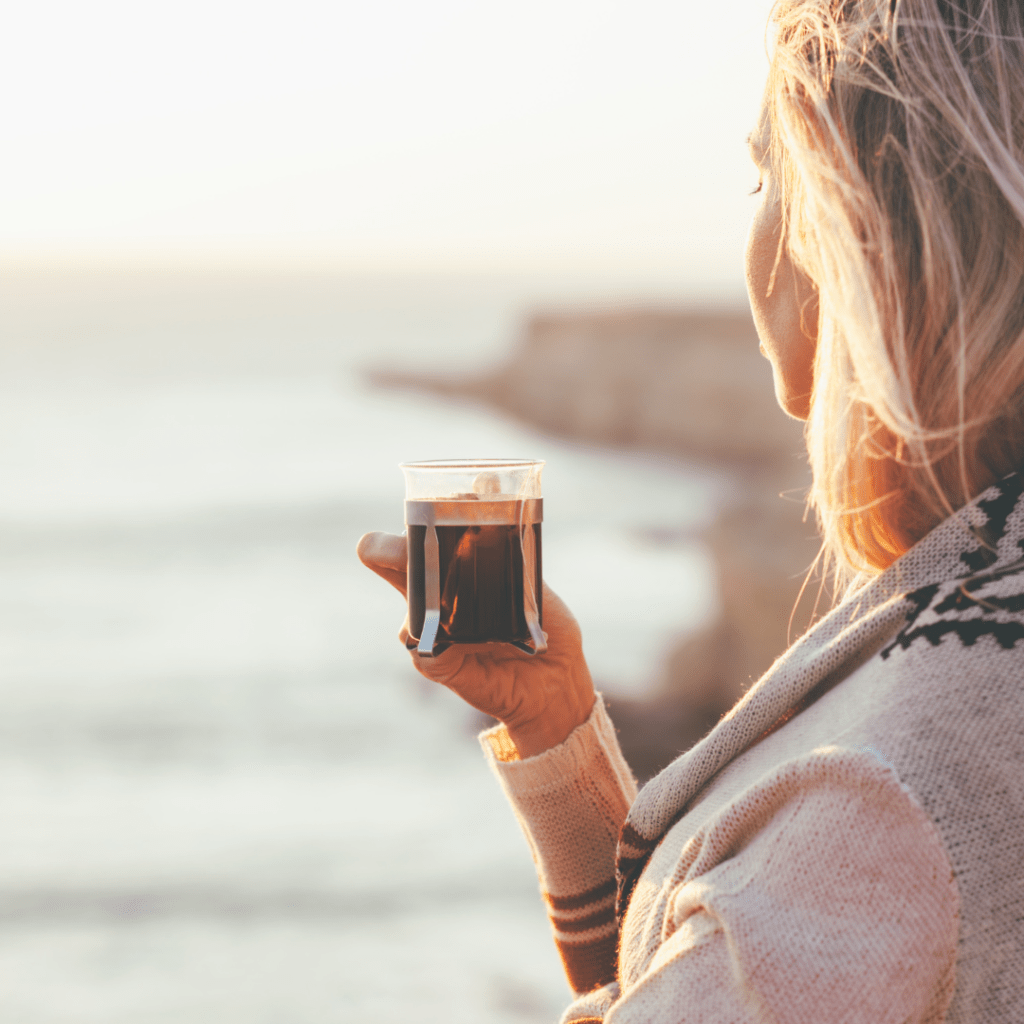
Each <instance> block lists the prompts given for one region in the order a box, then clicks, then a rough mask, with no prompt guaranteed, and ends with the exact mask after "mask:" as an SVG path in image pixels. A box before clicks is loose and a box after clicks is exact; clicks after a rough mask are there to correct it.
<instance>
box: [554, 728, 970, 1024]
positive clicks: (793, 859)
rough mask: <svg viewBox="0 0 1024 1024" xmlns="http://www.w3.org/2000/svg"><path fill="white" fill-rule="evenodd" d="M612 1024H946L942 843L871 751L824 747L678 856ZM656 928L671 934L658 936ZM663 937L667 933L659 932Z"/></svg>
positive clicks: (752, 794)
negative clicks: (833, 1023)
mask: <svg viewBox="0 0 1024 1024" xmlns="http://www.w3.org/2000/svg"><path fill="white" fill-rule="evenodd" d="M655 907H656V910H655V912H654V913H653V915H652V917H651V919H650V921H649V923H648V924H647V926H646V928H645V932H646V933H647V935H648V937H649V944H648V945H647V946H646V947H645V949H644V950H639V949H638V950H636V951H629V950H624V952H623V970H622V974H623V977H622V978H621V985H622V988H621V992H617V993H616V998H615V1000H614V1002H612V1003H611V1005H609V1006H607V1007H606V1008H604V1009H603V1010H602V1011H601V1013H600V1015H596V1014H594V1013H592V1012H591V1011H590V1010H589V1009H587V1008H586V1007H585V1006H583V1005H582V1003H580V1005H579V1009H578V1012H573V1008H570V1011H569V1012H567V1014H566V1016H565V1017H564V1018H563V1020H565V1021H584V1020H591V1021H594V1020H598V1021H603V1022H604V1024H688V1022H693V1024H696V1022H700V1024H727V1022H728V1024H755V1022H758V1024H760V1022H763V1021H772V1022H773V1024H812V1022H813V1024H820V1022H822V1021H844V1022H850V1024H890V1022H891V1024H902V1022H915V1024H925V1022H928V1024H938V1022H940V1021H942V1020H944V1019H945V1014H946V1010H947V1008H948V1006H949V1002H950V999H951V997H952V993H953V988H954V984H955V963H956V949H957V935H958V897H957V890H956V885H955V882H954V880H953V876H952V870H951V867H950V863H949V859H948V857H947V855H946V852H945V848H944V847H943V844H942V841H941V839H940V838H939V835H938V832H937V830H936V828H935V826H934V824H933V823H932V821H931V820H930V818H928V816H927V815H926V814H925V813H924V811H923V810H922V809H921V808H920V806H919V805H918V804H917V803H916V801H915V800H914V798H913V797H912V796H911V795H910V794H909V792H907V791H906V790H905V789H904V788H903V787H902V786H901V784H900V782H899V779H898V778H897V777H896V775H895V773H894V772H892V771H891V769H889V768H888V767H887V766H886V765H885V764H884V763H882V762H881V761H879V760H878V759H877V758H876V757H875V756H874V755H873V754H872V753H871V752H869V751H863V750H862V751H850V750H842V749H839V748H823V749H821V750H818V751H814V752H813V753H812V754H809V755H806V756H805V757H802V758H799V759H797V760H795V761H793V762H789V763H787V764H785V765H782V766H780V768H778V769H776V770H775V771H773V772H771V773H770V774H769V775H768V776H767V777H766V778H765V779H763V780H762V781H761V782H760V783H758V784H757V785H755V786H752V787H751V788H750V789H748V790H747V791H745V792H744V793H742V794H740V796H739V797H737V798H736V799H735V800H733V801H731V802H730V803H729V804H727V805H726V806H725V807H724V808H723V809H722V810H720V811H719V812H718V813H717V814H716V815H715V816H714V817H713V818H712V819H711V820H710V821H709V822H708V823H707V824H706V825H705V826H704V827H703V828H702V829H700V830H699V831H698V832H697V834H696V835H694V836H693V838H692V839H690V841H689V842H687V843H686V844H685V846H684V847H683V848H682V850H681V853H680V856H679V859H678V861H677V862H676V865H675V869H674V871H673V872H672V874H671V875H670V877H669V878H667V879H666V880H665V883H664V885H663V886H662V888H661V890H660V894H659V898H658V900H657V901H656V904H655ZM659 925H660V928H659V927H658V926H659ZM659 933H660V934H659Z"/></svg>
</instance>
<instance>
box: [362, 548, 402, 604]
mask: <svg viewBox="0 0 1024 1024" xmlns="http://www.w3.org/2000/svg"><path fill="white" fill-rule="evenodd" d="M356 554H357V555H358V556H359V561H360V562H362V563H363V565H365V566H366V567H367V568H368V569H372V570H373V571H374V572H375V573H376V574H377V575H378V576H380V577H381V578H382V579H385V580H387V581H388V583H390V584H391V586H393V587H394V588H395V589H396V590H397V591H399V592H400V593H401V594H402V595H403V597H404V596H405V582H406V581H405V562H406V546H405V538H404V537H399V536H396V535H395V534H393V533H364V534H363V536H362V537H360V538H359V543H358V545H356Z"/></svg>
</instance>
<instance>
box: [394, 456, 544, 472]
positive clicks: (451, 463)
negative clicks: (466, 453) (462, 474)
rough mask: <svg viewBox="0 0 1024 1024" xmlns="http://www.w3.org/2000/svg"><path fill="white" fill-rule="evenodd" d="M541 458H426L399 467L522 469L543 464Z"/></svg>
mask: <svg viewBox="0 0 1024 1024" xmlns="http://www.w3.org/2000/svg"><path fill="white" fill-rule="evenodd" d="M543 465H544V460H543V459H427V460H425V461H422V462H400V463H399V464H398V468H399V469H452V470H460V469H470V468H472V467H474V466H480V467H483V468H486V469H500V468H502V467H507V468H509V469H523V468H525V467H527V466H543Z"/></svg>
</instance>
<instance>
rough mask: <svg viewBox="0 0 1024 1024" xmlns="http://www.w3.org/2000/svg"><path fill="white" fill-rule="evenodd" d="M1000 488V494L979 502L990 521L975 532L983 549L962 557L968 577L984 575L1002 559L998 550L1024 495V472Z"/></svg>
mask: <svg viewBox="0 0 1024 1024" xmlns="http://www.w3.org/2000/svg"><path fill="white" fill-rule="evenodd" d="M998 487H999V493H998V494H997V495H996V496H995V497H994V498H990V499H988V500H987V501H979V502H978V508H980V509H981V511H982V512H984V513H985V515H986V516H988V522H987V523H986V524H985V525H984V526H981V527H975V528H974V529H973V530H972V532H973V533H974V535H975V536H976V537H977V538H978V540H979V541H980V542H981V546H980V547H979V548H978V549H977V550H976V551H964V552H961V554H960V561H961V562H963V563H964V565H966V566H967V572H966V573H964V575H965V576H971V575H973V574H974V573H978V572H984V571H985V570H986V569H987V568H988V567H989V566H990V565H992V564H993V563H994V562H995V560H996V559H997V558H998V557H999V556H998V554H997V553H996V548H997V546H998V544H999V542H1000V541H1001V540H1002V539H1003V537H1004V536H1005V534H1006V520H1007V519H1009V518H1010V513H1011V512H1013V510H1014V509H1015V508H1016V507H1017V502H1018V501H1019V500H1020V496H1021V494H1022V493H1024V472H1019V473H1014V474H1013V475H1012V476H1008V477H1006V479H1005V480H1001V481H1000V482H999V484H998ZM1018 544H1021V546H1022V549H1024V543H1022V542H1019V541H1018Z"/></svg>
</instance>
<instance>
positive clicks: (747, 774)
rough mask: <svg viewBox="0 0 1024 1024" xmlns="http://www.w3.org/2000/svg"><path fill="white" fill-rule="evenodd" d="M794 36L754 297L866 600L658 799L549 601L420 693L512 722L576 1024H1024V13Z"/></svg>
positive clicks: (899, 3)
mask: <svg viewBox="0 0 1024 1024" xmlns="http://www.w3.org/2000/svg"><path fill="white" fill-rule="evenodd" d="M772 30H773V31H772V41H773V48H772V54H771V71H770V75H769V80H768V86H767V89H766V93H765V103H764V108H763V112H762V117H761V122H760V125H759V127H758V129H757V130H756V131H755V133H754V135H753V136H752V139H751V145H752V152H753V156H754V159H755V162H756V163H757V166H758V168H759V170H760V174H761V184H760V186H759V188H760V197H761V198H760V206H759V209H758V211H757V213H756V215H755V217H754V222H753V225H752V228H751V232H750V239H749V243H748V250H747V260H746V270H747V281H748V285H749V292H750V299H751V305H752V307H753V310H754V316H755V321H756V323H757V328H758V333H759V335H760V338H761V342H762V350H763V352H764V353H765V355H766V356H767V357H768V358H769V359H770V360H771V363H772V367H773V370H774V374H775V386H776V393H777V396H778V399H779V402H780V404H781V405H782V406H783V408H784V409H785V410H786V411H787V412H789V413H790V414H791V415H793V416H796V417H799V418H802V419H806V420H807V430H806V436H807V442H808V449H809V452H810V457H811V464H812V468H813V476H814V482H813V489H812V493H811V502H812V504H813V505H814V507H815V509H816V511H817V515H818V520H819V524H820V528H821V532H822V537H823V542H824V552H825V553H826V555H827V556H828V558H829V559H830V560H831V561H832V563H833V565H834V567H835V568H836V571H837V574H838V575H839V576H840V577H841V578H843V579H845V581H846V583H847V588H846V596H845V597H844V599H843V600H842V601H841V602H840V603H839V604H838V605H837V606H836V607H835V608H834V609H833V610H832V611H831V612H830V613H829V614H828V615H827V616H826V617H825V618H824V619H823V620H822V621H820V622H819V623H818V624H817V625H816V626H815V627H814V628H813V629H811V630H810V631H809V632H808V633H807V634H806V635H805V636H804V637H803V638H802V639H801V640H799V641H798V642H797V643H796V644H795V645H794V646H793V647H791V648H790V649H789V650H788V651H786V652H785V653H784V654H783V655H782V657H780V658H779V660H778V661H777V662H776V663H775V665H774V666H773V667H772V668H771V669H770V670H769V672H768V673H767V674H766V675H765V676H764V677H763V678H762V679H761V680H760V681H759V682H758V683H757V684H756V685H755V686H754V687H753V688H752V689H751V690H750V692H749V693H748V694H747V695H746V696H745V697H744V698H743V699H742V700H741V701H740V703H739V704H738V705H737V706H736V707H735V708H734V709H733V710H732V711H731V712H730V713H729V715H728V716H726V718H725V719H724V720H723V721H722V722H721V723H719V725H718V726H717V727H716V728H715V730H714V731H713V732H712V733H711V734H710V735H709V736H708V737H707V738H706V739H704V740H703V741H702V742H701V743H699V744H697V746H696V747H694V748H693V749H692V750H690V751H689V752H688V753H686V754H684V755H683V756H682V757H680V758H679V759H677V760H676V761H675V762H674V763H673V764H672V765H670V766H669V767H668V768H667V769H666V770H665V771H664V772H662V773H661V774H660V775H659V776H658V777H656V778H655V779H654V780H653V781H652V782H651V783H649V784H648V785H647V786H646V787H645V788H644V790H643V792H642V793H640V794H639V796H637V795H636V792H635V788H634V784H633V780H632V777H631V775H630V772H629V769H628V768H627V767H626V765H625V763H624V761H623V760H622V757H621V754H620V752H619V749H618V746H617V743H616V740H615V735H614V731H613V729H612V727H611V725H610V724H609V721H608V719H607V717H606V715H605V712H604V709H603V706H602V704H601V700H600V698H599V697H598V698H596V699H595V696H594V692H593V687H592V684H591V680H590V675H589V673H588V671H587V667H586V663H585V661H584V659H583V654H582V649H581V643H580V636H579V631H578V629H577V628H576V625H575V623H574V621H573V619H572V617H571V616H570V614H569V612H568V611H567V610H566V609H565V607H564V606H563V605H562V604H560V603H559V602H558V600H557V598H556V597H555V596H554V595H550V594H549V595H547V596H546V597H545V605H544V607H545V625H546V626H547V627H548V629H549V632H550V640H549V643H550V648H549V652H548V654H547V655H545V656H543V657H541V658H537V659H536V660H533V661H531V660H529V659H528V658H527V657H525V656H522V655H520V654H519V653H518V652H516V651H514V650H512V649H508V650H504V649H501V648H495V649H491V648H451V649H450V650H449V651H448V652H447V653H446V654H445V655H444V656H443V657H440V658H438V659H436V660H435V661H429V662H416V665H417V668H419V669H420V670H421V671H423V672H424V673H425V674H427V675H429V676H430V677H431V678H433V679H435V680H437V681H438V682H441V683H443V684H444V685H446V686H449V687H451V688H452V689H453V690H455V691H456V692H458V693H460V694H461V695H462V696H463V697H465V698H466V699H467V700H468V701H469V702H470V703H471V704H473V705H474V706H476V707H478V708H480V709H482V710H484V711H486V712H488V713H489V714H492V715H494V716H495V717H496V718H498V719H500V721H501V722H502V723H503V724H502V725H500V726H499V727H497V728H495V729H493V730H491V731H489V732H487V733H485V734H484V736H483V737H482V739H483V743H484V748H485V751H486V753H487V756H488V757H489V758H490V759H491V761H492V763H493V765H494V769H495V771H496V773H497V775H498V777H499V779H500V781H501V784H502V786H503V787H504V789H505V791H506V793H507V795H508V796H509V798H510V799H511V801H512V803H513V805H514V807H515V809H516V812H517V814H518V816H519V818H520V821H521V822H522V824H523V827H524V829H525V830H526V833H527V836H528V838H529V840H530V843H531V847H532V849H533V851H534V857H535V860H536V863H537V868H538V873H539V876H540V881H541V887H542V890H543V893H544V897H545V899H546V901H547V904H548V906H549V909H550V916H551V920H552V923H553V926H554V931H555V939H556V942H557V943H558V946H559V950H560V952H561V954H562V957H563V960H564V962H565V966H566V970H567V973H568V976H569V980H570V983H571V984H572V987H573V989H574V991H575V992H576V993H577V999H576V1001H575V1002H574V1003H573V1004H572V1006H571V1007H570V1008H569V1009H568V1010H567V1011H566V1014H565V1016H564V1018H563V1020H565V1021H576V1022H581V1021H606V1022H608V1024H627V1022H630V1024H632V1022H638V1024H639V1022H645V1024H669V1022H681V1021H701V1022H726V1021H728V1022H737V1021H773V1022H782V1021H785V1022H790V1021H793V1022H795V1021H808V1022H810V1021H814V1022H816V1024H820V1022H823V1021H830V1022H831V1021H840V1020H842V1021H864V1022H868V1021H871V1022H879V1021H890V1020H891V1021H894V1022H902V1021H940V1020H946V1021H958V1022H959V1021H962V1022H967V1021H970V1022H971V1024H983V1022H989V1021H991V1022H995V1021H1000V1022H1005V1021H1013V1020H1024V879H1022V877H1021V871H1020V866H1021V864H1022V862H1024V644H1021V645H1020V646H1018V645H1017V642H1018V640H1021V639H1024V557H1022V555H1024V473H1021V472H1020V469H1021V467H1022V466H1024V3H1022V2H1021V0H999V2H996V0H956V2H955V3H954V0H891V2H890V0H782V2H781V3H779V4H778V5H777V6H776V8H775V10H774V12H773V15H772ZM360 554H361V557H362V558H363V560H364V561H365V562H366V563H367V564H368V565H370V566H371V568H373V569H375V570H376V571H377V572H378V573H380V575H382V576H384V577H385V578H386V579H388V580H390V581H391V582H392V583H393V584H394V585H395V586H397V587H399V588H400V589H401V588H402V587H403V586H404V559H405V548H404V544H403V542H402V541H401V539H400V538H387V537H384V536H382V535H379V534H371V535H368V536H367V537H366V538H364V539H363V541H362V542H361V547H360Z"/></svg>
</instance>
